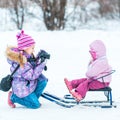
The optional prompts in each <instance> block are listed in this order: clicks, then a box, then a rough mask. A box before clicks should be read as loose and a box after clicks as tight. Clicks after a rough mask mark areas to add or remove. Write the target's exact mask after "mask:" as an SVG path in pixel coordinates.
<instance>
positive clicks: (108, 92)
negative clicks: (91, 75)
mask: <svg viewBox="0 0 120 120" xmlns="http://www.w3.org/2000/svg"><path fill="white" fill-rule="evenodd" d="M114 72H115V70H111V71H110V72H109V73H108V74H106V75H104V76H102V77H100V78H97V79H101V78H102V80H103V82H104V77H106V76H108V75H111V74H113V73H114ZM89 91H92V92H101V91H102V92H104V95H105V96H106V97H107V101H108V102H109V103H110V105H112V102H113V101H112V88H111V87H105V88H100V89H92V90H91V89H90V90H89Z"/></svg>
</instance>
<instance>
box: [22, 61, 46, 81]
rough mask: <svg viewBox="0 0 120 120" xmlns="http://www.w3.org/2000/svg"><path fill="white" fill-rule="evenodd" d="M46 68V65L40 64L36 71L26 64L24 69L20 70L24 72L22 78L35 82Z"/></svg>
mask: <svg viewBox="0 0 120 120" xmlns="http://www.w3.org/2000/svg"><path fill="white" fill-rule="evenodd" d="M44 67H45V63H44V62H43V63H41V64H38V65H37V66H36V67H35V68H34V69H33V67H32V65H31V64H29V63H26V64H25V66H24V68H20V69H21V70H22V71H23V72H22V73H21V76H22V77H23V78H24V79H26V80H35V79H37V78H38V77H39V75H40V74H41V73H42V71H43V69H44Z"/></svg>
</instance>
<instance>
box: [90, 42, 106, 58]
mask: <svg viewBox="0 0 120 120" xmlns="http://www.w3.org/2000/svg"><path fill="white" fill-rule="evenodd" d="M90 49H92V50H93V51H95V52H96V57H97V58H99V57H102V56H106V47H105V45H104V43H103V42H102V41H101V40H95V41H93V42H92V43H91V44H90Z"/></svg>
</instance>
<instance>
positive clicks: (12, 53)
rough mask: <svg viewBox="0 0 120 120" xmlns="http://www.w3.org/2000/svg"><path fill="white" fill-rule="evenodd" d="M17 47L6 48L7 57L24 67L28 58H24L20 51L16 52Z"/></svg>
mask: <svg viewBox="0 0 120 120" xmlns="http://www.w3.org/2000/svg"><path fill="white" fill-rule="evenodd" d="M15 49H16V48H15V47H11V46H9V47H7V48H6V56H7V58H8V59H9V60H11V61H13V62H17V63H18V64H20V66H22V65H24V64H25V63H26V62H27V58H26V57H25V56H23V55H22V54H21V53H20V52H19V51H16V50H15Z"/></svg>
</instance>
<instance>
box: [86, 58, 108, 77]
mask: <svg viewBox="0 0 120 120" xmlns="http://www.w3.org/2000/svg"><path fill="white" fill-rule="evenodd" d="M108 68H109V65H108V63H107V61H103V60H100V61H97V62H95V63H92V64H91V65H90V67H88V70H87V72H86V76H87V77H88V78H97V77H98V76H100V74H101V75H102V74H103V73H104V72H106V70H108Z"/></svg>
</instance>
